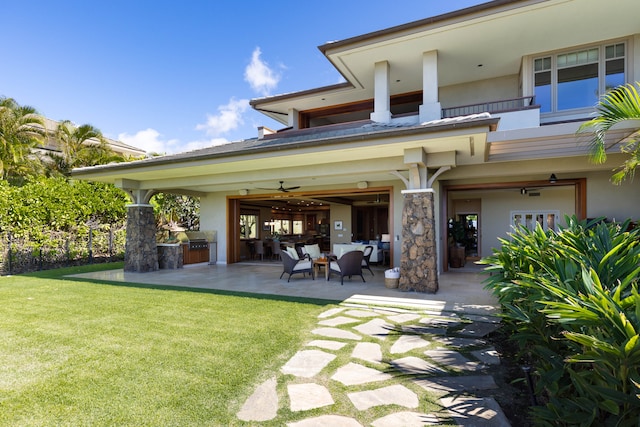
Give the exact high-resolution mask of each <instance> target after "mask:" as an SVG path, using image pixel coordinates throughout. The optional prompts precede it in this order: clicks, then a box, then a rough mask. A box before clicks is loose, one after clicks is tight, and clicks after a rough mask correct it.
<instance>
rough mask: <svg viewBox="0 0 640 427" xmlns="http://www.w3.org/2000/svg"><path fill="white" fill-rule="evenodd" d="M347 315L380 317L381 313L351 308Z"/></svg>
mask: <svg viewBox="0 0 640 427" xmlns="http://www.w3.org/2000/svg"><path fill="white" fill-rule="evenodd" d="M344 314H346V315H347V316H351V317H360V318H363V317H378V316H379V314H378V313H376V312H375V311H371V310H349V311H347V312H346V313H344Z"/></svg>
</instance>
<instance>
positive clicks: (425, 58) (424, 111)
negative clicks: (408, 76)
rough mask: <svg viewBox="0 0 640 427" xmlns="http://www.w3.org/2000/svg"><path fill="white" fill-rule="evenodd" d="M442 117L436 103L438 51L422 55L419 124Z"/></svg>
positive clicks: (440, 109) (440, 108) (438, 105)
mask: <svg viewBox="0 0 640 427" xmlns="http://www.w3.org/2000/svg"><path fill="white" fill-rule="evenodd" d="M441 116H442V107H441V106H440V102H438V51H437V50H432V51H429V52H424V53H423V54H422V105H421V106H420V122H421V123H423V122H428V121H431V120H438V119H440V118H442V117H441Z"/></svg>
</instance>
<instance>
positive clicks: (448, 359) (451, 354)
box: [424, 349, 483, 371]
mask: <svg viewBox="0 0 640 427" xmlns="http://www.w3.org/2000/svg"><path fill="white" fill-rule="evenodd" d="M424 354H426V355H427V356H428V357H430V358H431V359H433V360H434V361H435V362H436V363H438V364H440V365H444V366H447V367H449V368H453V369H459V370H461V371H477V370H479V369H481V368H482V367H483V366H482V364H480V363H478V362H472V361H471V360H469V359H467V358H466V357H464V356H463V355H461V354H460V353H458V352H457V351H453V350H445V349H438V350H427V351H425V352H424Z"/></svg>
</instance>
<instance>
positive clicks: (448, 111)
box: [442, 96, 537, 119]
mask: <svg viewBox="0 0 640 427" xmlns="http://www.w3.org/2000/svg"><path fill="white" fill-rule="evenodd" d="M533 101H534V97H533V96H523V97H520V98H514V99H505V100H501V101H491V102H482V103H479V104H470V105H462V106H458V107H451V108H443V109H442V118H443V119H446V118H449V117H459V116H468V115H471V114H480V113H492V114H495V113H506V112H508V111H520V110H528V109H530V108H537V106H536V105H534V102H533Z"/></svg>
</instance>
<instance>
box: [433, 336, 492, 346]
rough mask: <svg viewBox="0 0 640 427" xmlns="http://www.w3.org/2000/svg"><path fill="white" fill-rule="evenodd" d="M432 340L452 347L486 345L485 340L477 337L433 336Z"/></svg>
mask: <svg viewBox="0 0 640 427" xmlns="http://www.w3.org/2000/svg"><path fill="white" fill-rule="evenodd" d="M434 341H436V342H438V343H440V344H444V345H446V346H447V347H453V348H465V347H481V346H485V345H487V342H486V341H484V340H481V339H477V338H463V337H437V338H434Z"/></svg>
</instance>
